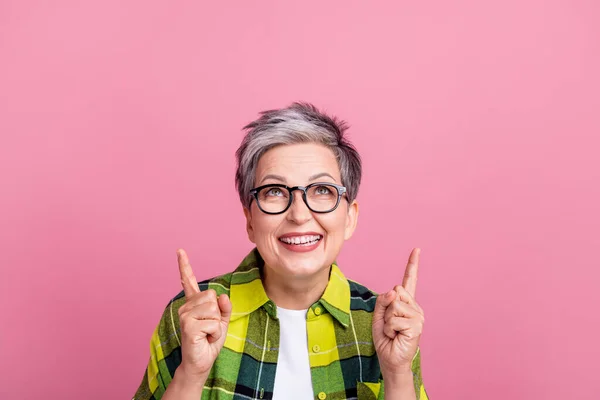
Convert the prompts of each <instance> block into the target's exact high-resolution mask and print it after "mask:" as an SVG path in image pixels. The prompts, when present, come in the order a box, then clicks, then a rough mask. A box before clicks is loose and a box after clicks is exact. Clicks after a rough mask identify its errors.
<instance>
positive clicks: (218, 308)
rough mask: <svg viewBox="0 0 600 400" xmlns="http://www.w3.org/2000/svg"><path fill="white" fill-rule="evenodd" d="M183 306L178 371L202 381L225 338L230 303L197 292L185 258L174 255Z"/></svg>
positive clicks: (211, 293) (181, 253) (182, 254)
mask: <svg viewBox="0 0 600 400" xmlns="http://www.w3.org/2000/svg"><path fill="white" fill-rule="evenodd" d="M177 259H178V261H179V273H180V275H181V285H182V286H183V291H184V292H185V304H184V305H183V306H181V307H180V308H179V311H178V313H179V324H180V326H181V353H182V354H181V365H180V366H179V367H178V371H179V370H181V372H183V375H184V378H185V379H186V380H188V379H189V380H191V381H196V382H198V381H202V384H203V382H205V381H206V378H207V377H208V374H209V372H210V369H211V367H212V365H213V364H214V362H215V360H216V358H217V355H219V352H220V351H221V348H223V344H224V343H225V338H226V337H227V328H228V326H229V318H230V317H231V301H230V300H229V297H228V296H227V295H226V294H222V295H220V296H218V297H217V293H216V292H215V291H214V290H213V289H209V290H205V291H202V292H201V291H200V289H199V288H198V282H197V280H196V277H195V276H194V272H193V271H192V267H191V265H190V262H189V260H188V257H187V254H186V253H185V251H184V250H183V249H180V250H179V251H178V252H177Z"/></svg>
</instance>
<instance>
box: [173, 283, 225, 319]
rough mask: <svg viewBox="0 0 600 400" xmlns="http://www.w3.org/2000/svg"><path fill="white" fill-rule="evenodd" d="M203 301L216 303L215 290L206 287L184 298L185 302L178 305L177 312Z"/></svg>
mask: <svg viewBox="0 0 600 400" xmlns="http://www.w3.org/2000/svg"><path fill="white" fill-rule="evenodd" d="M205 303H215V304H216V303H217V292H216V291H215V290H214V289H207V290H204V291H202V292H198V293H195V294H194V295H193V296H191V297H188V298H186V301H185V303H184V304H183V305H182V306H181V307H179V314H181V313H183V312H186V311H189V310H191V309H192V308H193V307H197V306H199V305H201V304H205Z"/></svg>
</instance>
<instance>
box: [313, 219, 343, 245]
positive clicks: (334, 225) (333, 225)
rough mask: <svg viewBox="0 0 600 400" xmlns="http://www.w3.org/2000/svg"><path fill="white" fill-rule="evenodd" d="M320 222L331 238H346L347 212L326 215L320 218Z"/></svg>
mask: <svg viewBox="0 0 600 400" xmlns="http://www.w3.org/2000/svg"><path fill="white" fill-rule="evenodd" d="M319 223H320V224H321V226H322V227H323V229H324V230H325V232H327V235H328V236H329V237H330V238H331V239H335V240H343V239H344V233H345V230H346V218H345V214H343V213H340V214H339V215H338V214H335V215H326V216H324V217H323V218H321V219H320V220H319Z"/></svg>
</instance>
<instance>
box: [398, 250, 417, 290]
mask: <svg viewBox="0 0 600 400" xmlns="http://www.w3.org/2000/svg"><path fill="white" fill-rule="evenodd" d="M420 255H421V249H419V248H414V249H413V250H412V252H411V253H410V257H409V258H408V264H406V269H405V270H404V279H402V287H404V289H406V291H407V292H408V293H410V295H411V296H412V297H413V298H415V294H416V292H417V270H418V269H419V256H420Z"/></svg>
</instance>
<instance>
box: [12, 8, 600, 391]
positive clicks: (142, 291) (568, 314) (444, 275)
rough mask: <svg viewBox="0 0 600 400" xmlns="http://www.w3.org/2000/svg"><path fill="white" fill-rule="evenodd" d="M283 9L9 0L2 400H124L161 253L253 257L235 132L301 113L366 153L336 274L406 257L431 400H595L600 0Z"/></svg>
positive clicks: (149, 318) (163, 260)
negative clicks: (333, 126) (336, 120)
mask: <svg viewBox="0 0 600 400" xmlns="http://www.w3.org/2000/svg"><path fill="white" fill-rule="evenodd" d="M251 3H252V4H251ZM257 3H260V4H257ZM295 3H296V4H291V2H278V1H263V2H236V3H235V4H227V3H225V2H200V1H173V2H164V1H138V0H136V1H123V0H119V1H116V0H111V1H97V2H81V1H53V2H46V1H29V2H24V1H16V0H15V1H7V0H4V1H1V2H0V188H1V189H0V190H1V196H0V210H1V211H0V218H1V219H0V246H1V248H0V267H1V268H2V278H1V281H0V296H1V298H0V300H1V303H0V304H1V305H2V320H1V324H0V335H1V337H0V346H1V347H0V360H1V361H0V362H1V364H0V377H1V378H0V381H2V384H0V398H2V399H38V398H45V399H59V398H60V399H65V398H68V399H76V398H77V399H107V398H114V399H117V398H118V399H129V398H130V397H131V396H132V395H133V393H134V392H135V389H136V388H137V386H138V384H139V383H140V381H141V379H142V375H143V373H144V368H145V366H146V362H147V360H148V357H149V349H148V343H149V339H150V335H151V333H152V330H153V329H154V327H155V325H156V323H157V322H158V318H159V317H160V314H161V312H162V309H163V307H164V306H165V305H166V303H167V302H168V300H169V299H170V298H171V297H172V296H174V295H175V294H177V293H178V292H179V291H180V290H181V288H180V286H179V280H178V272H177V263H176V256H175V250H176V249H177V248H178V247H183V248H185V249H186V250H187V251H188V253H189V255H190V258H191V260H192V265H193V266H194V267H195V271H196V274H197V276H198V278H201V279H204V278H208V277H210V276H213V275H216V274H220V273H224V272H227V271H229V270H231V269H233V268H234V267H235V266H237V263H238V262H239V261H240V260H241V258H242V257H243V256H244V255H245V254H246V253H247V251H248V250H249V249H250V248H251V245H250V243H249V242H248V241H247V239H246V236H245V230H244V224H243V215H242V212H241V207H240V205H239V202H238V199H237V195H236V193H235V191H234V184H233V174H234V151H235V150H236V148H237V146H238V144H239V143H240V140H241V138H242V133H241V132H240V128H241V127H242V126H243V125H244V124H245V123H247V122H249V121H250V120H252V119H254V118H255V117H256V115H257V113H258V111H260V110H263V109H267V108H274V107H282V106H285V105H287V104H289V103H290V102H291V101H294V100H306V101H310V102H314V103H315V104H316V105H318V106H320V107H323V108H325V109H326V110H328V111H330V112H332V113H334V114H337V115H339V116H341V117H342V118H345V119H347V120H348V121H349V122H350V124H351V126H352V128H351V130H350V133H351V137H352V139H353V140H354V142H355V144H356V145H357V147H358V148H359V150H360V152H361V154H362V156H363V158H364V171H365V174H364V184H363V186H362V187H361V191H360V193H359V200H360V203H361V216H360V221H359V228H358V231H357V233H356V235H355V237H354V238H352V240H351V241H350V242H349V243H347V245H346V247H345V249H344V251H343V252H342V255H341V256H340V258H339V261H340V265H341V267H342V269H343V270H344V271H345V273H346V274H347V275H348V276H349V277H352V278H354V279H355V280H358V281H359V282H362V283H364V284H366V285H368V286H369V287H371V288H373V289H374V290H376V291H383V290H387V289H389V288H391V287H392V284H393V283H395V282H400V281H401V274H402V272H403V270H404V265H405V260H406V258H407V257H408V254H409V252H410V249H411V248H412V247H413V246H420V247H421V248H422V249H423V251H422V264H421V271H420V281H419V291H418V300H419V302H420V303H421V304H422V306H423V308H424V309H425V310H426V313H427V322H426V327H425V333H424V336H423V338H422V342H421V345H422V352H423V375H424V379H425V383H426V387H427V389H428V392H429V394H430V396H431V398H432V399H447V400H452V399H461V400H462V399H488V400H496V399H551V400H552V399H566V398H569V399H592V398H598V397H597V396H598V394H597V392H598V389H597V381H596V379H597V373H598V356H599V355H600V354H599V348H598V336H599V332H598V314H599V312H598V304H599V303H600V302H599V296H598V283H599V278H600V274H599V273H598V267H600V262H599V256H598V251H599V249H600V233H599V227H600V218H599V212H598V204H600V188H599V187H600V185H599V180H600V165H599V164H600V163H599V161H598V156H599V153H600V139H599V138H598V135H599V133H600V117H599V109H600V95H599V93H600V79H599V75H600V74H599V71H600V6H599V5H598V4H599V3H598V2H597V1H595V0H589V1H574V0H562V1H558V0H556V1H542V0H539V1H523V0H508V1H497V2H491V1H478V0H471V1H452V2H450V1H428V2H419V1H417V2H415V1H401V2H397V1H395V2H389V3H387V4H382V3H378V4H373V3H371V4H370V5H367V4H366V3H367V2H362V1H361V2H358V1H357V2H348V1H344V2H312V1H303V2H295Z"/></svg>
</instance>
